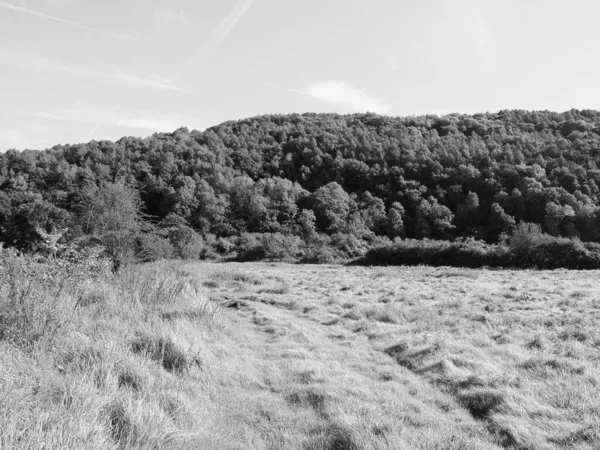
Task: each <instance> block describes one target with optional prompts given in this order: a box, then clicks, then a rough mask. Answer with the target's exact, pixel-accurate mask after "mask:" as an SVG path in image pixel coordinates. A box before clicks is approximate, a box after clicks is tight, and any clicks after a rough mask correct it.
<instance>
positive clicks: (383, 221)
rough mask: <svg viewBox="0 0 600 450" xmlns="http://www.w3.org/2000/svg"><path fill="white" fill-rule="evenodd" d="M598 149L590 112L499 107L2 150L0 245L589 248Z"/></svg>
mask: <svg viewBox="0 0 600 450" xmlns="http://www.w3.org/2000/svg"><path fill="white" fill-rule="evenodd" d="M599 148H600V112H597V111H589V110H581V111H580V110H571V111H567V112H564V113H554V112H548V111H545V112H539V111H532V112H529V111H518V110H516V111H507V110H504V111H500V112H498V113H493V114H492V113H487V114H475V115H472V116H470V115H461V114H450V115H446V116H443V117H439V116H434V115H428V116H419V117H395V118H394V117H382V116H377V115H375V114H352V115H337V114H303V115H298V114H291V115H270V116H261V117H254V118H249V119H245V120H240V121H237V122H226V123H223V124H221V125H219V126H216V127H213V128H210V129H208V130H206V131H203V132H199V131H189V130H183V129H181V130H177V131H175V132H173V133H161V134H155V135H153V136H151V137H149V138H146V139H135V138H123V139H120V140H119V141H117V142H108V141H102V142H96V141H92V142H89V143H87V144H77V145H64V146H61V145H58V146H55V147H53V148H51V149H48V150H46V151H42V152H38V151H23V152H16V151H13V150H9V151H7V152H5V153H0V241H1V242H4V243H6V244H8V245H11V246H16V247H18V248H21V249H24V250H35V249H36V248H37V245H38V244H39V243H40V242H41V239H40V237H39V233H36V232H35V230H36V229H44V230H45V232H47V233H54V232H56V231H57V230H60V229H63V228H69V230H70V231H69V233H67V235H68V236H73V235H77V230H78V226H79V227H80V228H81V232H82V233H85V234H88V235H90V236H94V237H96V238H97V239H98V240H100V241H102V244H103V245H104V246H105V247H106V248H107V252H108V253H109V254H110V255H111V257H112V258H113V259H114V260H115V261H118V260H120V259H122V258H123V254H122V252H127V251H130V250H131V248H132V247H133V245H134V242H136V239H138V237H139V234H140V233H146V232H150V231H152V230H151V228H152V226H150V224H151V223H152V224H154V225H156V226H157V227H158V228H159V229H164V230H168V231H167V232H166V234H163V235H162V236H163V237H164V238H166V239H168V240H169V242H170V244H171V245H172V246H173V247H174V249H175V250H174V255H175V256H177V257H181V258H192V259H194V258H197V257H204V256H207V255H213V254H216V253H221V254H228V253H229V251H230V250H231V249H227V250H226V251H225V250H224V247H223V245H221V244H222V242H223V241H220V242H221V244H219V248H220V249H219V248H217V247H215V246H213V245H212V244H210V243H209V242H208V241H209V240H211V239H212V238H209V236H212V235H214V236H215V239H217V240H218V239H220V238H222V239H230V240H229V241H227V242H229V243H230V244H231V242H232V241H231V239H232V238H235V237H239V236H241V235H242V234H244V233H281V234H282V235H285V236H298V237H300V238H301V239H302V240H303V241H304V242H305V246H307V247H314V246H313V244H311V243H310V242H311V240H312V239H314V236H315V235H316V234H317V233H325V234H327V235H328V236H330V237H333V236H334V235H336V234H337V233H342V234H347V235H353V236H355V237H356V238H357V239H359V240H361V241H365V242H368V239H369V236H373V235H376V236H388V237H390V238H397V237H401V238H407V239H438V240H455V239H463V238H475V239H478V240H483V241H485V242H486V243H488V244H494V243H497V242H498V241H499V239H500V237H501V236H502V235H503V234H510V233H511V232H512V231H513V230H514V229H515V227H516V226H517V224H519V223H522V222H525V223H533V224H537V225H539V226H540V227H541V230H542V231H543V232H544V233H547V234H550V235H552V236H555V237H564V238H579V239H581V240H582V241H583V242H599V241H600V206H599V205H600V170H599V169H598V167H597V159H598V149H599ZM115 199H120V200H119V201H114V200H115ZM142 213H143V214H142ZM73 219H75V220H73ZM147 228H148V229H147ZM67 238H68V237H66V238H65V239H67ZM229 246H230V245H229ZM215 250H216V253H215ZM333 251H334V252H336V251H337V250H336V249H334V250H333Z"/></svg>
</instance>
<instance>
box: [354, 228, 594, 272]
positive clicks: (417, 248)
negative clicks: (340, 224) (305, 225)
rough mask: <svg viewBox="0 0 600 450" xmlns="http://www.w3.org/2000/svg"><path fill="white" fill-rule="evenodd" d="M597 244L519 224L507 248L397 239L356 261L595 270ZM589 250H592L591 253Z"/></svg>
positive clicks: (480, 243)
mask: <svg viewBox="0 0 600 450" xmlns="http://www.w3.org/2000/svg"><path fill="white" fill-rule="evenodd" d="M598 248H600V246H598V244H595V245H594V244H583V243H582V242H581V241H579V240H578V239H567V238H558V237H554V236H550V235H548V234H545V233H542V231H541V229H540V227H539V226H538V225H535V224H526V223H521V224H519V226H518V227H517V229H516V230H515V232H514V234H513V235H512V236H511V237H510V238H509V245H508V246H507V245H504V244H498V245H494V244H486V243H485V242H483V241H477V240H475V239H472V238H468V239H465V240H459V241H453V242H450V241H433V240H428V239H424V240H414V239H406V240H397V241H395V242H394V244H393V245H386V246H381V247H378V248H375V249H372V250H369V251H368V252H367V254H366V255H365V256H364V257H363V258H361V259H359V260H357V261H356V263H357V264H363V265H391V266H395V265H409V266H411V265H420V264H424V265H429V266H454V267H471V268H475V267H483V266H489V267H521V268H538V269H557V268H568V269H598V268H600V252H598V251H596V250H597V249H598ZM590 250H592V251H590Z"/></svg>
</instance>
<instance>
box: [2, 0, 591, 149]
mask: <svg viewBox="0 0 600 450" xmlns="http://www.w3.org/2000/svg"><path fill="white" fill-rule="evenodd" d="M599 13H600V3H598V2H597V1H595V0H571V1H569V2H565V1H564V0H560V1H558V0H502V1H500V0H496V1H487V0H477V1H475V0H421V1H413V0H411V1H403V0H369V1H365V0H302V1H298V0H296V1H292V0H218V1H217V0H215V1H207V0H169V1H166V0H103V1H97V0H94V1H92V0H6V1H0V151H4V150H7V149H9V148H16V149H25V148H36V149H43V148H48V147H51V146H53V145H55V144H59V143H60V144H66V143H76V142H87V141H90V140H92V139H96V140H101V139H111V140H115V139H118V138H120V137H122V136H125V135H128V136H147V135H150V134H152V133H153V132H156V131H173V130H174V129H176V128H178V127H180V126H187V127H189V128H191V129H199V130H202V129H204V128H206V127H208V126H211V125H216V124H218V123H220V122H223V121H225V120H232V119H241V118H245V117H248V116H254V115H259V114H268V113H290V112H298V113H303V112H339V113H348V112H364V111H372V112H377V113H381V114H388V115H413V114H438V115H440V114H445V113H450V112H463V113H476V112H486V111H490V112H496V111H498V110H500V109H529V110H531V109H550V110H557V111H564V110H568V109H571V108H578V109H586V108H589V109H600V83H599V80H600V46H599V45H598V43H600V27H599V26H598V25H597V20H598V15H599Z"/></svg>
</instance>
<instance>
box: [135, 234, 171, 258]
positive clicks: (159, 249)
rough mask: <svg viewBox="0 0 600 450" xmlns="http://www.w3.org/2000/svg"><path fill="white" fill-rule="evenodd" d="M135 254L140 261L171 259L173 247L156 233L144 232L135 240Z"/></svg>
mask: <svg viewBox="0 0 600 450" xmlns="http://www.w3.org/2000/svg"><path fill="white" fill-rule="evenodd" d="M136 255H137V257H138V259H139V260H141V261H142V262H151V261H158V260H161V259H171V258H173V257H174V256H175V247H173V245H172V244H171V243H170V242H169V240H168V239H167V238H165V237H164V236H162V235H160V234H158V233H144V234H141V235H140V236H139V237H138V238H137V240H136Z"/></svg>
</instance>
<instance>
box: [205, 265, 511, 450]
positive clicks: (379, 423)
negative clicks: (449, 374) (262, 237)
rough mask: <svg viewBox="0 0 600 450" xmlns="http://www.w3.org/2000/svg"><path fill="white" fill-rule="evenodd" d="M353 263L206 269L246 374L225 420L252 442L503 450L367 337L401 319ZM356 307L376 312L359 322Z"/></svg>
mask: <svg viewBox="0 0 600 450" xmlns="http://www.w3.org/2000/svg"><path fill="white" fill-rule="evenodd" d="M349 270H350V272H347V273H346V269H344V268H340V267H323V266H315V267H312V266H302V267H298V266H286V265H267V264H260V265H253V266H248V265H246V266H244V265H227V266H225V265H202V272H203V276H204V277H205V278H206V280H205V282H204V285H205V286H206V287H207V288H209V289H210V290H211V292H212V294H211V295H212V298H213V300H214V301H217V302H219V303H221V304H222V305H223V306H225V307H227V309H228V310H229V313H228V316H229V319H230V321H231V322H230V323H231V328H230V333H229V335H230V338H231V339H234V340H235V341H236V342H237V353H238V355H240V357H241V358H242V361H239V360H238V363H241V365H238V366H237V369H238V370H239V371H240V372H244V375H243V376H242V377H241V380H244V379H245V382H244V381H241V382H240V384H239V385H238V388H239V389H234V390H233V391H230V392H229V394H230V395H231V396H230V397H228V398H227V399H226V401H228V402H231V403H232V404H235V405H237V406H236V408H237V410H236V411H235V412H233V414H232V417H231V418H230V420H231V424H232V425H231V426H232V428H234V429H235V428H241V429H243V430H244V433H245V436H246V439H247V440H248V441H247V442H248V445H250V447H251V448H272V449H279V448H297V449H387V448H389V449H401V448H406V449H412V448H414V449H469V448H472V449H497V448H502V446H500V445H499V444H500V443H501V439H500V438H499V437H497V436H495V435H493V434H492V433H490V431H489V430H488V428H487V427H486V424H485V423H483V422H482V421H481V420H477V419H476V418H474V417H473V415H472V414H471V413H470V412H469V411H468V410H467V409H465V408H464V407H462V406H461V405H460V404H459V403H458V401H457V399H456V398H455V397H454V396H453V395H451V394H450V393H449V392H447V390H444V389H439V388H438V387H436V386H435V384H433V383H431V382H430V381H429V380H427V379H426V378H424V377H423V376H422V375H420V374H418V373H415V372H414V371H412V370H409V369H408V368H406V367H403V366H402V365H400V364H398V362H397V361H396V359H395V357H394V356H395V355H394V354H393V348H394V347H393V345H391V346H390V345H388V344H390V342H383V341H382V340H381V339H378V338H376V337H375V336H374V335H373V334H372V333H373V331H374V330H373V328H372V325H375V326H376V327H378V326H379V325H383V328H381V329H379V328H378V329H379V331H380V332H381V331H384V329H386V328H387V329H388V332H390V333H393V331H392V329H393V328H394V329H395V328H397V327H398V324H399V322H400V321H402V320H405V319H403V318H402V316H401V314H400V313H398V312H397V311H395V310H392V309H389V308H388V309H387V312H386V308H383V309H381V310H378V309H377V308H379V306H380V305H378V304H377V302H376V301H375V300H374V299H373V298H372V296H368V295H367V294H368V293H364V292H362V291H361V290H360V289H359V290H358V291H359V292H357V289H356V288H357V286H356V285H357V282H358V284H360V285H361V286H363V285H369V286H371V285H373V281H374V280H373V279H372V278H365V279H364V280H361V279H360V277H356V276H355V273H353V272H356V271H357V270H360V269H357V268H352V269H349ZM348 275H350V276H348ZM363 275H367V276H368V275H369V274H368V273H364V274H363ZM350 282H352V283H354V285H355V286H351V285H349V284H347V283H350ZM375 285H376V284H375ZM339 293H341V294H343V295H342V296H339V295H337V294H339ZM358 299H361V300H358ZM345 300H347V301H345ZM371 302H373V304H372V305H370V303H371ZM363 303H364V305H367V306H368V307H373V308H375V309H373V311H371V312H372V314H371V318H369V313H368V311H367V315H366V316H365V317H366V318H363V319H362V320H360V318H359V317H357V316H356V315H357V314H358V311H357V308H356V307H357V306H363V305H361V304H363ZM378 314H379V316H377V315H378ZM386 314H387V315H388V317H385V315H386ZM375 316H377V317H375ZM399 337H400V336H398V335H397V334H396V333H394V335H390V336H388V339H387V340H388V341H389V339H392V342H393V339H398V338H399ZM390 347H391V348H392V351H390V350H389V349H390ZM230 370H231V368H230V369H229V370H228V371H230ZM230 373H231V372H230ZM234 378H235V376H234ZM248 378H249V379H250V380H251V381H250V382H248V381H249V380H248ZM243 386H246V389H244V387H243Z"/></svg>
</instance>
